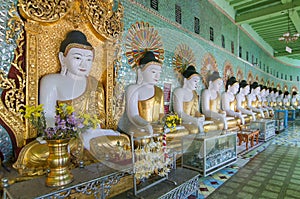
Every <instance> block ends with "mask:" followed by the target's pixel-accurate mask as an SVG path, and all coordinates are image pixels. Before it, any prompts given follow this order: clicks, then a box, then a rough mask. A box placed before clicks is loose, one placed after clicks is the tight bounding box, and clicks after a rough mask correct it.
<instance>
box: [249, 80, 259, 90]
mask: <svg viewBox="0 0 300 199" xmlns="http://www.w3.org/2000/svg"><path fill="white" fill-rule="evenodd" d="M257 87H259V85H258V83H257V82H253V83H252V84H251V85H250V89H256V88H257Z"/></svg>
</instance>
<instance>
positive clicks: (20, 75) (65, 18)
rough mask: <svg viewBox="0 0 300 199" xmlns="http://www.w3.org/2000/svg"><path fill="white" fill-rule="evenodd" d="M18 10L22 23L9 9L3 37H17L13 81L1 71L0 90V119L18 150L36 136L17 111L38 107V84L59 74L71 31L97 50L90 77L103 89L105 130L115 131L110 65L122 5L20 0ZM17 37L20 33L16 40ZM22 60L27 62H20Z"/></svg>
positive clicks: (82, 0) (95, 0)
mask: <svg viewBox="0 0 300 199" xmlns="http://www.w3.org/2000/svg"><path fill="white" fill-rule="evenodd" d="M18 6H19V12H20V14H21V15H22V16H23V18H24V20H22V19H21V18H20V17H19V16H18V15H17V14H14V13H16V9H15V8H14V10H11V11H10V12H9V14H10V15H11V19H10V21H9V22H8V27H9V29H8V31H7V34H6V35H7V38H6V40H7V41H8V42H9V41H10V40H16V38H17V45H18V46H17V50H15V59H14V61H13V63H12V68H13V73H12V74H13V76H14V77H13V78H9V77H6V75H5V74H4V72H3V71H2V72H0V86H1V88H2V89H3V93H4V100H3V101H1V104H0V116H1V119H2V120H3V122H4V123H5V124H6V125H7V126H8V128H9V129H10V130H11V131H12V132H13V134H14V135H15V139H16V143H17V146H18V147H22V146H23V145H25V144H26V140H28V139H31V138H35V137H36V136H37V133H36V131H34V130H33V129H31V128H30V126H29V125H28V123H27V122H26V121H25V120H24V119H23V117H22V116H21V115H20V113H19V110H20V109H22V108H23V107H24V105H29V106H36V105H37V104H38V95H39V80H40V78H41V77H42V76H44V75H46V74H50V73H58V72H59V70H60V64H59V60H58V51H59V45H60V43H61V41H62V40H63V39H64V37H65V35H66V33H67V32H69V31H71V30H74V29H77V30H80V31H82V32H84V33H85V34H86V35H87V37H88V40H89V42H90V43H91V44H92V45H93V46H94V48H95V58H94V64H93V67H92V71H91V74H90V75H91V76H94V77H95V78H96V79H98V80H100V81H101V82H102V83H103V85H104V87H105V93H106V102H105V107H106V110H105V111H106V118H105V120H106V128H115V126H116V121H115V119H114V117H113V107H114V104H113V103H114V100H113V92H114V78H115V74H114V62H115V60H116V59H118V58H117V57H116V56H115V51H116V49H117V48H119V47H120V44H117V43H116V41H117V40H118V39H119V37H120V36H121V34H122V30H123V22H122V18H123V6H122V5H121V4H120V3H118V7H117V8H116V9H115V11H114V10H112V9H113V7H115V6H114V5H113V1H111V0H109V1H101V0H49V1H40V0H20V1H19V3H18ZM23 27H25V32H24V30H23V29H22V28H23ZM17 32H20V33H19V36H18V35H17V34H16V33H17ZM24 34H26V35H24ZM17 36H18V37H17ZM25 42H26V45H25ZM24 46H26V49H25V48H24ZM23 49H25V51H23ZM24 58H25V60H26V62H25V63H24V62H22V60H23V59H24ZM22 66H23V68H22Z"/></svg>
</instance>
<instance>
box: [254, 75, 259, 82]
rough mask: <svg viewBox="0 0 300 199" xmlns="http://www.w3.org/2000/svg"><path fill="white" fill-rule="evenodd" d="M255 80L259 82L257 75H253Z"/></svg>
mask: <svg viewBox="0 0 300 199" xmlns="http://www.w3.org/2000/svg"><path fill="white" fill-rule="evenodd" d="M255 81H256V82H257V83H259V77H258V75H255Z"/></svg>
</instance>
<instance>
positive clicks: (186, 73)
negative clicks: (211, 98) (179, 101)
mask: <svg viewBox="0 0 300 199" xmlns="http://www.w3.org/2000/svg"><path fill="white" fill-rule="evenodd" d="M182 75H183V77H185V78H187V79H191V78H192V77H193V76H194V75H197V76H200V74H199V73H198V72H197V71H196V68H195V66H193V65H190V66H188V67H187V69H186V70H185V71H183V73H182Z"/></svg>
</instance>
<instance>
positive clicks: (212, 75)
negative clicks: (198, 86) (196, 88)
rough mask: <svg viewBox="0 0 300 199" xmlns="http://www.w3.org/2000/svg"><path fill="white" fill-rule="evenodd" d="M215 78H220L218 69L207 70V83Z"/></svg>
mask: <svg viewBox="0 0 300 199" xmlns="http://www.w3.org/2000/svg"><path fill="white" fill-rule="evenodd" d="M217 79H221V77H220V74H219V72H218V71H209V72H208V73H207V78H206V80H207V83H209V82H210V81H212V82H213V81H215V80H217Z"/></svg>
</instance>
